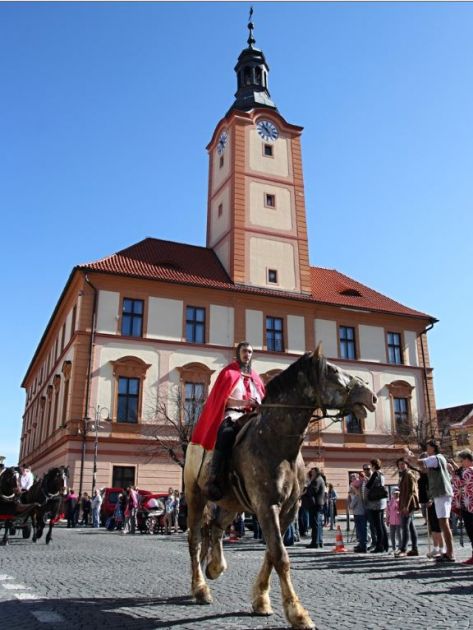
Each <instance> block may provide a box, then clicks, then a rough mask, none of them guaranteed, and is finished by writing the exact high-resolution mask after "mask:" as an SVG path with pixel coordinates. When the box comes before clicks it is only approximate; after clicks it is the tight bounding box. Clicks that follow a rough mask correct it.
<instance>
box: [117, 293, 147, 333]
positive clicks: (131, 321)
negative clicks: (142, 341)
mask: <svg viewBox="0 0 473 630" xmlns="http://www.w3.org/2000/svg"><path fill="white" fill-rule="evenodd" d="M143 308H144V302H143V300H132V299H131V298H124V299H123V307H122V335H126V336H127V337H141V336H142V334H143Z"/></svg>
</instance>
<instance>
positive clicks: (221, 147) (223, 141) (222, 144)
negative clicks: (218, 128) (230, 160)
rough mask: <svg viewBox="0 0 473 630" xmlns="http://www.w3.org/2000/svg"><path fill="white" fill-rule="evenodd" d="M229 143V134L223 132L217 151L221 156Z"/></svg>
mask: <svg viewBox="0 0 473 630" xmlns="http://www.w3.org/2000/svg"><path fill="white" fill-rule="evenodd" d="M227 142H228V133H227V132H226V131H222V133H221V134H220V138H219V139H218V143H217V151H218V154H219V155H222V153H223V152H224V151H225V147H226V146H227Z"/></svg>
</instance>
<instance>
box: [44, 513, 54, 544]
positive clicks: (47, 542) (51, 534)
mask: <svg viewBox="0 0 473 630" xmlns="http://www.w3.org/2000/svg"><path fill="white" fill-rule="evenodd" d="M53 527H54V523H53V517H52V516H51V517H50V519H49V529H48V533H47V534H46V544H47V545H49V543H50V542H51V540H52V539H53Z"/></svg>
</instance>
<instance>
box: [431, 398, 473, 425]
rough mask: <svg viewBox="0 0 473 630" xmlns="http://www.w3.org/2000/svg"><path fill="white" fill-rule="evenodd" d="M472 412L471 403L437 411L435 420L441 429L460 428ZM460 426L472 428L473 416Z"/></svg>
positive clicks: (472, 404) (472, 406) (472, 405)
mask: <svg viewBox="0 0 473 630" xmlns="http://www.w3.org/2000/svg"><path fill="white" fill-rule="evenodd" d="M472 411H473V403H469V404H467V405H457V406H456V407H445V408H444V409H437V419H438V421H439V424H440V425H441V426H442V427H446V428H448V426H450V427H451V426H456V427H458V426H460V425H461V424H462V423H463V422H464V421H465V420H466V419H467V418H468V416H469V415H470V414H471V412H472ZM462 426H473V416H472V417H471V418H470V419H469V420H468V421H467V422H465V424H464V425H462Z"/></svg>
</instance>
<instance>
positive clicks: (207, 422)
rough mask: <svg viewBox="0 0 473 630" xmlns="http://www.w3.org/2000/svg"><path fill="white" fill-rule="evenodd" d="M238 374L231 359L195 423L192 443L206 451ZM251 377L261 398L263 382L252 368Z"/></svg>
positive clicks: (223, 412) (238, 371)
mask: <svg viewBox="0 0 473 630" xmlns="http://www.w3.org/2000/svg"><path fill="white" fill-rule="evenodd" d="M240 376H241V368H240V364H239V363H238V361H233V363H230V365H227V367H225V368H223V370H222V371H221V372H220V374H219V375H218V377H217V380H216V381H215V385H214V386H213V388H212V391H211V392H210V394H209V397H208V398H207V400H206V402H205V405H204V408H203V409H202V413H201V414H200V417H199V419H198V421H197V424H196V425H195V428H194V432H193V434H192V439H191V442H192V444H200V445H201V446H203V447H204V448H205V449H206V450H207V451H211V450H212V449H213V448H214V446H215V441H216V440H217V433H218V429H219V427H220V425H221V424H222V421H223V419H224V414H225V403H226V402H227V399H228V398H229V396H230V394H231V393H232V391H233V390H234V389H235V386H236V384H237V383H238V380H239V378H240ZM251 379H252V380H253V383H254V385H255V387H256V388H257V390H258V391H259V393H260V395H261V398H263V397H264V393H265V388H264V383H263V381H262V380H261V378H260V377H259V375H258V374H257V373H256V372H255V371H254V370H251Z"/></svg>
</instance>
